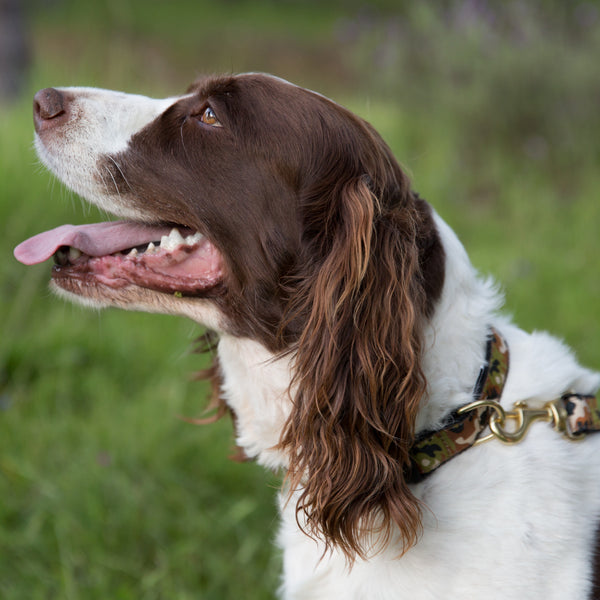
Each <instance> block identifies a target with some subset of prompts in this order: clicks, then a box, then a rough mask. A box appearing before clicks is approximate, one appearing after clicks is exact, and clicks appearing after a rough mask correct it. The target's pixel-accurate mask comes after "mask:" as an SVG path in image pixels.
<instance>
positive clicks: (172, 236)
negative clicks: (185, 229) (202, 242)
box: [160, 227, 185, 250]
mask: <svg viewBox="0 0 600 600" xmlns="http://www.w3.org/2000/svg"><path fill="white" fill-rule="evenodd" d="M181 244H185V240H184V239H183V237H181V234H180V233H179V230H178V229H177V228H176V227H173V229H171V233H169V235H163V236H162V238H160V247H161V248H162V249H163V250H175V248H177V246H181Z"/></svg>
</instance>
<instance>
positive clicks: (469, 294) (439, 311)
mask: <svg viewBox="0 0 600 600" xmlns="http://www.w3.org/2000/svg"><path fill="white" fill-rule="evenodd" d="M435 218H436V224H437V226H438V230H439V234H440V237H441V239H442V243H443V245H444V247H445V249H446V257H447V259H446V277H445V284H444V289H443V292H442V295H441V298H440V299H439V301H438V303H437V306H436V309H435V313H434V315H433V316H432V318H431V320H430V322H429V323H428V325H427V326H426V329H425V333H424V337H425V339H424V344H423V349H424V351H423V371H424V373H425V377H426V378H427V382H428V389H427V394H426V397H425V398H424V399H423V402H422V406H421V410H420V411H419V414H418V415H417V421H416V430H417V431H421V430H424V429H432V428H436V427H437V426H438V425H439V424H440V423H441V422H442V421H443V420H444V418H445V417H447V415H448V414H449V413H450V412H451V411H452V410H454V409H455V408H456V407H458V406H461V405H464V404H467V403H468V402H469V401H470V400H471V394H472V390H473V387H474V385H475V382H476V380H477V376H478V373H479V369H480V367H481V365H482V364H483V362H484V360H485V350H486V337H487V334H488V325H489V324H490V322H491V320H492V318H493V315H494V311H495V310H496V309H497V308H498V305H499V303H500V302H499V296H498V294H497V291H496V289H495V287H494V285H493V284H492V283H491V282H490V281H486V280H482V279H481V278H480V277H479V276H478V274H477V272H476V271H475V269H474V268H473V266H472V265H471V263H470V261H469V258H468V256H467V253H466V252H465V250H464V248H463V247H462V245H461V243H460V242H459V240H458V239H457V237H456V236H455V234H454V233H453V232H452V230H451V229H450V228H449V227H448V226H447V225H446V224H445V223H444V222H443V221H442V219H440V218H439V217H438V216H437V215H436V216H435ZM218 354H219V362H220V365H221V370H222V378H223V390H222V391H223V396H224V398H225V399H226V401H227V403H228V404H229V405H230V406H231V408H232V409H233V410H234V412H235V414H236V417H237V418H236V426H237V431H236V436H237V438H236V439H237V443H238V445H239V446H240V447H241V448H243V449H244V451H245V452H246V454H247V455H248V456H249V457H251V458H256V459H257V460H258V462H259V463H261V464H263V465H264V466H267V467H269V468H279V467H285V466H286V459H285V456H284V455H283V453H281V452H280V451H278V450H277V449H276V446H277V444H278V442H279V437H280V434H281V431H282V429H283V426H284V424H285V422H286V420H287V417H288V415H289V411H290V408H291V402H292V400H291V399H290V395H289V390H288V386H289V382H290V380H291V364H292V362H293V357H290V356H285V357H277V358H276V357H274V356H273V355H272V354H271V353H270V352H268V351H267V350H266V349H265V348H264V347H263V346H262V345H261V344H259V343H257V342H254V341H252V340H248V339H239V338H235V337H233V336H228V335H223V336H222V337H221V339H220V342H219V347H218ZM292 394H293V391H292Z"/></svg>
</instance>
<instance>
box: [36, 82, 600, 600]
mask: <svg viewBox="0 0 600 600" xmlns="http://www.w3.org/2000/svg"><path fill="white" fill-rule="evenodd" d="M71 91H73V90H71ZM77 93H78V94H80V99H79V100H78V101H77V105H76V106H77V107H78V110H80V115H79V116H78V119H79V120H78V122H77V124H76V126H75V127H74V131H73V133H70V134H69V137H68V138H66V139H63V140H62V141H59V140H58V139H57V141H56V142H50V141H48V140H44V141H43V143H42V142H41V141H39V140H38V151H39V152H40V155H41V156H42V160H43V161H44V162H45V163H46V164H47V165H48V166H49V167H50V168H51V169H52V170H53V171H54V172H55V173H57V175H58V176H59V177H60V178H61V179H63V180H65V181H66V183H67V184H68V185H70V186H71V187H73V188H74V189H75V190H76V191H78V192H80V193H82V194H83V195H84V196H85V197H86V198H88V199H89V200H90V201H92V202H94V203H96V204H98V205H99V206H101V207H103V208H106V209H107V210H110V211H111V212H114V213H117V214H119V215H123V216H134V217H135V218H140V217H142V218H143V215H140V214H138V213H136V214H135V215H132V214H131V211H130V210H129V209H128V208H127V207H126V206H124V205H123V204H121V203H120V201H119V199H118V198H115V194H114V193H113V192H111V191H110V186H108V185H107V186H106V188H104V189H103V188H102V187H101V186H98V185H96V184H92V180H93V174H94V169H95V159H94V153H95V152H107V151H110V152H114V151H115V150H116V149H122V148H124V147H126V145H127V140H128V139H129V137H130V136H131V135H132V133H134V132H135V131H137V130H139V128H140V127H142V126H143V125H144V124H145V123H147V122H148V121H149V120H151V119H152V118H154V117H155V116H156V115H158V114H159V113H160V112H161V111H162V110H164V109H165V108H166V107H167V106H168V105H169V104H170V103H171V102H173V101H174V99H167V100H161V101H153V100H149V99H147V98H143V97H140V96H133V97H127V96H124V95H119V94H113V93H111V92H105V91H99V90H78V91H77ZM71 127H73V125H71ZM65 141H66V142H67V143H66V145H65ZM436 223H437V226H438V229H439V232H440V235H441V238H442V242H443V245H444V249H445V252H446V257H447V264H446V278H445V285H444V289H443V293H442V297H441V299H440V301H439V303H438V305H437V307H436V311H435V314H434V316H433V318H432V320H431V322H430V324H429V326H428V328H427V331H426V333H425V355H424V371H425V374H426V377H427V381H428V393H427V398H426V400H425V401H424V403H423V405H422V407H421V410H420V413H419V415H418V418H417V429H418V430H423V429H429V428H433V427H436V426H438V425H439V424H440V423H441V421H442V420H443V419H444V417H445V416H447V415H448V413H449V412H450V411H452V410H453V409H455V408H457V407H458V406H461V405H464V404H466V403H467V402H469V401H470V400H471V395H472V390H473V386H474V384H475V381H476V378H477V374H478V372H479V369H480V366H481V364H482V363H483V361H484V353H485V339H486V335H487V332H488V327H489V326H490V325H493V326H495V327H496V328H497V329H499V330H500V332H501V333H502V334H503V336H504V337H505V338H506V339H507V341H508V345H509V348H510V372H509V376H508V380H507V383H506V387H505V391H504V394H503V397H502V403H503V404H504V405H505V406H506V407H510V406H512V404H513V403H514V402H516V401H518V400H527V401H528V402H529V403H530V404H531V405H534V406H535V405H542V404H543V403H545V402H546V401H547V400H550V399H553V398H557V397H559V396H560V395H561V394H563V393H564V392H567V391H575V392H578V393H582V394H587V393H594V392H595V391H596V389H597V388H598V386H599V385H600V375H598V374H597V373H593V372H591V371H589V370H587V369H584V368H582V367H581V366H579V365H578V364H577V362H576V360H575V358H574V357H573V354H572V353H571V352H570V351H569V349H568V348H566V347H565V346H564V345H563V344H562V343H561V342H559V341H557V340H556V339H554V338H552V337H550V336H549V335H547V334H545V333H533V334H527V333H525V332H523V331H521V330H520V329H518V328H517V327H515V326H514V325H513V324H512V323H511V322H510V321H509V320H508V319H507V318H504V317H502V316H499V315H498V314H497V309H498V308H499V306H500V305H501V298H500V296H499V294H498V293H497V290H496V288H495V286H494V285H493V283H492V282H490V281H489V280H484V279H481V278H480V277H479V276H478V274H477V273H476V272H475V270H474V269H473V267H472V266H471V264H470V262H469V259H468V257H467V254H466V252H465V250H464V248H463V247H462V245H461V244H460V242H459V241H458V239H457V238H456V236H455V235H454V233H453V232H452V231H451V229H450V228H449V227H448V226H447V225H446V224H445V223H444V222H443V221H442V220H441V219H440V218H439V217H438V216H436ZM136 302H137V303H136ZM136 302H134V303H133V304H132V305H131V306H133V307H134V308H142V309H146V310H150V309H152V310H158V311H161V312H179V313H180V314H186V315H187V316H189V317H191V318H193V319H195V320H197V321H199V322H202V323H205V324H208V325H209V326H211V327H216V328H217V329H218V330H219V331H224V329H223V328H222V322H223V319H222V318H221V316H220V315H218V314H216V313H217V312H218V311H217V310H216V309H214V308H213V309H209V308H208V307H206V306H204V305H203V304H201V303H200V304H195V303H194V302H192V301H189V302H187V303H183V304H179V305H177V306H176V305H175V304H173V303H176V302H178V300H176V299H173V298H170V299H169V302H168V303H166V304H164V305H162V304H160V303H159V302H154V301H152V302H150V301H147V299H146V298H141V297H140V299H139V301H136ZM149 306H151V308H149ZM218 353H219V359H220V363H221V366H222V374H223V377H224V384H223V391H224V394H225V396H226V399H227V401H228V402H229V404H230V405H231V407H232V408H233V409H234V411H235V413H236V414H237V417H238V421H237V427H238V429H237V441H238V443H239V444H240V446H242V447H243V448H244V449H245V451H246V452H247V453H248V455H250V456H252V457H255V458H256V459H257V460H258V461H259V462H260V463H261V464H263V465H265V466H267V467H269V468H273V469H276V468H281V467H283V468H285V466H286V464H287V460H286V457H285V455H283V454H282V453H281V452H280V451H279V450H277V449H276V445H277V442H278V441H279V435H280V432H281V430H282V428H283V426H284V423H285V421H286V418H287V416H288V414H289V412H290V409H291V402H292V399H291V398H290V395H289V393H288V385H289V382H290V378H291V368H292V367H291V365H292V364H293V357H287V358H276V357H274V356H272V355H271V354H270V353H269V352H268V351H267V350H266V349H265V348H263V347H262V346H261V345H260V344H258V343H257V342H254V341H251V340H247V339H237V338H234V337H232V336H230V335H226V334H223V335H222V337H221V340H220V342H219V347H218ZM599 454H600V434H598V435H597V436H593V435H592V436H589V437H588V439H586V440H585V441H583V442H580V443H573V442H569V441H566V440H564V439H562V438H561V437H560V436H559V435H557V434H556V433H555V432H554V431H552V429H551V428H550V427H549V426H548V425H547V424H544V423H542V424H536V425H535V426H534V427H533V428H532V429H531V431H530V433H529V435H528V437H527V438H526V439H525V441H524V442H523V443H522V444H520V445H518V446H515V447H507V446H503V445H501V444H500V443H499V442H495V441H494V442H489V443H487V444H484V445H481V446H478V447H476V448H472V449H470V450H468V451H466V452H464V453H463V454H461V455H460V456H458V457H456V458H455V459H453V460H451V461H450V462H449V463H447V464H446V465H444V466H442V467H441V468H440V469H439V470H438V471H437V472H436V473H435V474H433V475H432V476H430V477H429V478H427V479H426V480H425V481H424V482H423V483H420V484H418V485H415V486H414V494H415V495H416V496H417V497H418V498H419V499H421V501H422V502H423V506H424V507H425V508H424V510H423V534H422V536H421V538H420V540H419V543H418V544H417V545H416V546H415V547H414V548H412V549H411V550H409V551H408V552H407V553H406V554H405V555H404V556H402V557H401V558H399V557H398V554H399V547H398V546H395V545H393V544H392V545H390V546H389V547H388V548H387V549H386V550H385V551H383V552H381V553H380V554H376V555H374V556H372V557H371V558H370V559H369V560H366V561H363V560H358V561H357V562H356V563H355V564H354V566H353V568H352V569H349V568H348V565H347V563H346V560H345V558H344V557H343V556H342V555H341V554H340V553H339V552H337V551H335V550H334V551H333V552H331V553H330V554H327V555H325V556H323V547H322V546H321V545H320V544H319V543H318V542H315V541H314V540H312V539H310V538H308V537H307V536H305V535H304V534H303V533H302V532H301V530H300V529H299V528H298V525H297V523H296V514H295V510H294V502H293V501H292V502H290V503H288V504H287V505H284V503H283V500H281V502H280V510H281V518H282V524H281V529H280V533H279V538H278V540H279V544H280V546H281V548H282V549H283V558H284V575H283V582H282V587H281V596H282V598H284V599H285V600H319V599H322V600H339V599H344V600H398V599H410V600H439V599H441V598H448V599H450V598H452V599H460V600H469V599H476V598H477V599H479V598H482V599H483V598H485V599H486V600H493V599H498V600H507V599H513V600H522V599H528V600H552V599H556V600H565V599H567V598H568V599H582V600H583V599H585V598H587V597H588V595H589V591H590V567H591V563H590V557H591V552H592V548H593V544H594V534H595V528H596V523H597V520H598V517H599V516H600V483H599V482H600V460H598V456H599Z"/></svg>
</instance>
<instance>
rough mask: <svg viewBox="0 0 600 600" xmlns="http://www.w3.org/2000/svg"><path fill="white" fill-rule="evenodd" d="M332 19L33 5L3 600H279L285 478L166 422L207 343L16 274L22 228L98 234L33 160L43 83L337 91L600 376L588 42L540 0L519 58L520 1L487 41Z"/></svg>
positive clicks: (7, 364) (8, 324)
mask: <svg viewBox="0 0 600 600" xmlns="http://www.w3.org/2000/svg"><path fill="white" fill-rule="evenodd" d="M342 4H343V3H331V4H328V3H304V4H303V5H302V6H303V7H307V8H302V10H301V9H300V5H299V4H297V3H294V2H290V3H272V2H267V1H266V0H264V1H261V2H258V3H256V2H252V3H249V2H245V1H244V2H236V3H231V4H227V5H224V6H226V7H227V8H224V7H223V6H221V5H219V4H215V3H208V2H191V0H187V1H186V0H177V1H176V2H159V1H157V0H155V1H153V2H149V1H147V2H144V3H142V2H141V0H128V1H127V2H119V3H116V2H108V1H107V2H98V3H95V4H90V3H87V4H86V3H81V2H75V1H74V0H68V1H64V2H62V3H60V4H56V5H55V8H54V10H53V11H49V10H48V9H45V8H43V7H42V5H40V6H39V7H38V11H36V13H35V15H34V16H33V20H32V31H33V33H34V40H35V41H34V56H35V60H34V63H33V65H32V72H31V77H30V82H29V86H28V87H29V90H28V91H27V92H26V93H24V95H23V98H22V100H20V101H19V102H18V103H16V104H15V105H14V106H13V107H5V108H4V109H3V117H2V118H1V119H0V181H2V188H0V220H1V222H2V223H3V226H4V232H3V236H2V238H1V241H0V244H2V256H3V257H4V260H3V261H0V303H1V310H0V335H1V340H2V342H1V344H0V499H1V500H0V597H2V598H3V599H4V598H5V599H7V600H20V599H23V600H25V599H27V600H31V599H34V600H35V599H38V598H39V599H50V598H52V599H55V598H60V599H63V598H64V599H67V600H77V599H80V598H81V599H85V600H95V599H98V600H100V599H103V600H104V599H106V598H114V599H123V600H129V599H134V598H135V599H144V600H147V599H148V600H149V599H167V598H168V599H176V600H179V599H182V600H184V599H187V598H198V597H201V598H203V599H209V600H210V599H213V598H214V599H219V600H220V599H222V598H229V597H240V598H244V599H247V600H259V599H266V598H273V597H274V590H276V588H277V581H278V577H279V570H280V557H279V555H278V553H277V551H276V550H275V549H274V548H273V546H272V542H273V536H274V531H275V529H276V515H275V508H274V489H275V488H276V487H277V479H276V478H275V477H274V476H272V475H269V474H267V473H265V472H264V471H263V470H261V469H260V468H258V467H257V466H256V465H253V464H238V463H234V462H231V461H228V460H227V456H228V455H229V454H230V451H231V444H232V435H231V425H230V424H229V423H228V422H226V421H223V422H220V423H218V424H215V425H211V426H206V427H197V426H193V425H190V424H188V423H186V422H184V421H182V420H181V419H179V418H178V417H179V415H184V416H192V417H193V416H197V415H198V414H200V413H201V411H202V410H203V407H204V405H205V396H206V393H207V391H206V389H205V387H204V386H203V384H200V383H197V382H193V381H192V380H191V377H190V375H191V374H192V373H193V372H194V371H196V370H198V369H199V368H201V367H202V364H203V361H204V359H203V358H201V357H199V356H197V355H194V354H193V353H192V352H191V349H192V348H193V341H194V339H195V338H196V337H197V336H198V335H199V334H200V333H201V330H200V328H199V327H196V326H195V325H193V324H190V323H189V322H187V321H185V320H183V319H177V318H172V317H163V316H157V315H143V314H134V313H125V312H118V311H104V312H101V313H95V312H89V311H84V310H83V309H80V308H77V307H74V306H71V305H67V304H65V303H64V302H62V301H60V300H58V299H56V298H54V297H52V296H51V295H50V294H49V292H48V291H47V287H46V285H47V279H48V266H47V265H40V266H36V267H30V268H25V267H23V266H22V265H19V264H18V263H16V261H14V260H13V259H12V256H11V252H12V248H13V247H14V245H16V244H17V243H18V242H19V241H21V240H22V239H24V238H25V237H27V236H29V235H32V234H33V233H36V232H38V231H40V230H42V229H47V228H50V227H54V226H56V225H58V224H61V223H64V222H87V221H90V222H91V221H93V220H97V219H103V218H104V217H103V216H102V215H100V214H98V213H97V212H96V211H95V210H93V209H90V208H86V207H83V205H82V204H81V203H80V201H79V200H78V199H77V198H76V197H74V195H73V194H72V193H70V192H68V191H66V190H65V189H64V188H63V187H62V186H61V185H60V184H58V183H56V182H54V181H53V180H52V179H51V177H50V176H49V175H48V174H47V173H45V172H44V171H43V170H42V169H40V168H39V166H38V165H37V162H36V159H35V156H34V152H33V150H32V148H31V135H32V133H31V131H32V126H31V117H30V100H29V98H30V97H31V93H32V92H33V90H34V89H36V88H39V87H44V86H47V85H54V84H59V85H61V84H65V83H66V84H87V85H101V86H103V87H115V88H122V89H123V88H124V89H127V90H128V91H142V92H144V93H160V94H162V93H172V92H176V91H178V90H180V89H183V88H184V87H185V86H186V84H187V83H188V82H189V80H190V79H191V78H192V77H193V76H194V75H195V74H196V73H198V72H200V71H209V72H210V71H220V70H226V71H239V70H245V69H251V70H266V71H273V72H275V73H276V74H278V75H281V76H285V77H288V78H290V79H292V80H294V81H298V82H299V83H302V84H305V85H309V86H311V87H314V88H317V89H319V90H321V91H324V92H326V93H329V94H332V95H334V96H335V98H336V99H337V100H339V101H341V102H343V103H344V104H346V105H348V106H349V107H350V108H351V109H353V110H354V111H356V112H357V113H359V114H360V115H362V116H364V117H365V118H367V119H368V120H370V121H372V122H373V124H374V125H375V126H376V127H377V128H378V129H379V130H380V131H381V133H382V134H383V136H384V137H385V139H386V140H387V141H388V142H389V144H390V145H391V146H392V148H393V149H394V151H395V152H396V154H397V156H399V157H400V158H401V160H402V161H403V163H404V164H405V166H406V167H407V169H408V170H409V172H410V173H411V176H412V179H413V181H414V184H415V187H416V188H417V189H418V190H419V192H420V193H421V194H422V195H423V196H424V197H425V198H428V199H429V200H430V201H431V202H432V203H433V204H434V206H435V207H436V209H437V210H438V211H439V212H440V214H441V215H442V216H443V217H444V218H446V220H448V221H449V223H450V224H451V225H452V227H453V228H454V229H455V230H456V231H457V232H458V234H459V236H460V237H461V239H462V240H463V242H464V243H465V245H466V247H467V249H468V251H469V253H470V255H471V257H472V259H473V261H474V263H475V265H476V266H477V267H478V268H480V269H481V270H482V271H483V272H485V273H491V274H493V275H494V276H495V277H496V278H497V279H498V280H499V281H500V283H501V284H502V286H503V288H504V289H505V291H506V298H507V310H508V311H509V312H511V313H513V314H514V316H515V320H516V321H517V322H518V323H519V324H521V325H522V326H523V327H524V328H526V329H536V328H537V329H549V330H551V331H554V332H556V333H558V334H559V335H560V336H563V337H564V338H565V339H566V341H567V342H568V343H569V344H571V345H572V346H573V347H574V348H575V349H576V350H577V353H578V355H579V356H580V358H581V359H582V361H583V362H584V363H586V364H589V365H591V366H594V365H595V366H596V367H597V366H598V365H600V346H599V344H598V342H597V340H598V339H599V337H600V304H599V303H598V301H597V298H598V295H599V293H600V253H599V252H598V250H599V243H598V235H597V225H598V223H600V204H599V203H598V202H597V198H598V189H599V187H600V185H599V184H600V175H599V173H598V169H597V164H598V158H599V157H600V149H599V143H598V140H599V139H600V125H599V117H598V115H597V114H595V113H596V112H597V111H596V110H595V107H594V105H593V103H591V108H590V107H589V106H588V104H590V102H589V99H590V98H597V95H596V96H594V93H595V90H596V87H595V85H596V83H595V82H596V81H597V76H596V69H595V66H594V63H593V61H590V58H589V57H591V56H597V52H596V50H598V44H599V42H598V34H597V26H596V27H595V28H594V27H591V28H590V27H588V28H587V29H585V28H583V29H582V28H581V27H583V26H581V27H580V29H577V27H579V26H578V25H577V22H576V20H575V19H576V17H575V16H574V13H573V14H572V13H571V12H569V13H568V14H566V13H565V14H562V12H561V11H559V10H557V9H556V5H555V4H554V3H552V2H550V3H549V4H548V5H549V6H551V7H553V8H550V9H548V11H549V12H548V13H547V14H546V13H543V14H540V13H539V11H541V9H540V8H539V7H540V6H542V5H541V4H536V3H532V5H533V6H537V7H538V9H539V10H538V12H535V11H534V12H533V13H532V14H530V15H526V16H525V17H522V16H521V17H519V19H520V20H519V21H518V22H519V23H521V24H524V25H526V26H527V27H526V31H527V32H528V33H527V35H528V36H530V38H531V41H530V43H529V45H528V44H526V43H525V44H524V45H521V46H520V47H519V48H518V49H517V50H511V44H512V41H513V38H512V37H511V36H513V34H514V31H515V29H514V26H513V25H511V23H512V22H513V21H515V15H514V14H513V13H514V12H515V11H516V10H517V9H518V6H522V3H516V4H514V3H506V5H505V6H506V7H507V8H506V9H505V11H506V12H502V13H499V14H498V15H496V19H495V20H494V21H493V22H494V23H495V24H494V25H490V21H489V19H488V20H486V18H484V17H483V16H481V15H477V14H475V16H473V15H472V14H471V20H469V19H467V21H464V18H463V17H461V18H463V20H462V21H461V20H460V19H459V18H458V16H456V15H459V13H460V11H459V9H460V8H461V6H462V7H463V8H464V7H465V6H467V5H468V3H467V2H458V1H455V2H449V3H445V6H447V7H448V11H450V12H446V13H443V14H442V13H436V12H435V11H431V10H429V9H424V8H423V7H422V3H401V5H400V7H399V8H398V9H393V8H390V4H393V3H389V2H384V1H381V2H379V3H378V8H376V9H371V10H364V9H361V10H359V9H354V8H352V9H351V10H350V9H345V8H343V7H342ZM417 4H418V5H419V6H418V7H417ZM586 6H588V7H591V8H593V7H594V6H597V5H596V4H595V3H588V4H587V5H586ZM519 10H520V9H519ZM452 11H454V12H452ZM511 11H512V12H511ZM573 11H574V9H573ZM460 14H462V13H460ZM449 15H450V16H449ZM453 15H454V16H453ZM557 15H558V16H557ZM590 18H591V17H590ZM465 22H466V23H467V25H465ZM91 23H93V24H94V25H95V29H94V30H93V31H91V30H90V24H91ZM464 27H467V30H468V35H466V34H465V33H464V32H465V29H464ZM461 28H462V29H461ZM542 34H543V35H542ZM558 42H560V44H559V45H558V46H556V44H558ZM482 44H483V46H482ZM513 45H514V44H513ZM555 46H556V47H559V48H560V52H556V51H555V50H554V49H553V47H555ZM480 48H483V50H482V51H481V52H479V51H478V50H479V49H480ZM550 65H551V67H552V68H551V72H550ZM374 66H375V67H376V68H374ZM532 69H533V70H532ZM536 69H537V70H536ZM531 73H535V78H533V77H531ZM546 73H547V76H545V74H546ZM530 79H531V80H532V81H530ZM577 99H579V100H577Z"/></svg>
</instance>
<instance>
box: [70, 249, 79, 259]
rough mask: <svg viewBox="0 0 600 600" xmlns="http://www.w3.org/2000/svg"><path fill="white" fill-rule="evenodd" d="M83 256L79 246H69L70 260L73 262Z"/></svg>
mask: <svg viewBox="0 0 600 600" xmlns="http://www.w3.org/2000/svg"><path fill="white" fill-rule="evenodd" d="M80 256H81V251H80V250H78V249H77V248H69V260H70V261H71V262H73V261H75V260H77V259H78V258H79V257H80Z"/></svg>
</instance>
